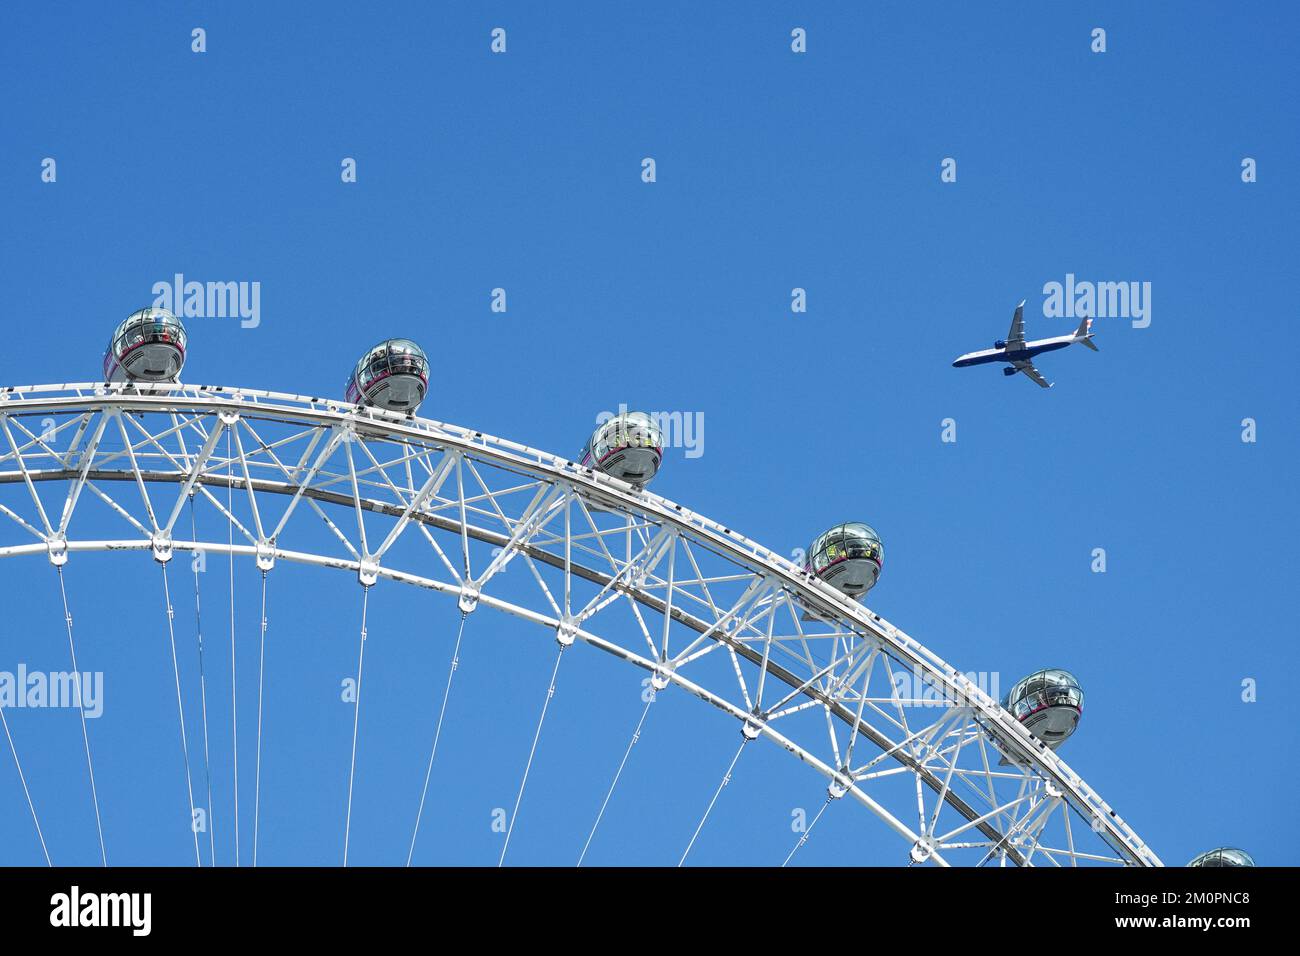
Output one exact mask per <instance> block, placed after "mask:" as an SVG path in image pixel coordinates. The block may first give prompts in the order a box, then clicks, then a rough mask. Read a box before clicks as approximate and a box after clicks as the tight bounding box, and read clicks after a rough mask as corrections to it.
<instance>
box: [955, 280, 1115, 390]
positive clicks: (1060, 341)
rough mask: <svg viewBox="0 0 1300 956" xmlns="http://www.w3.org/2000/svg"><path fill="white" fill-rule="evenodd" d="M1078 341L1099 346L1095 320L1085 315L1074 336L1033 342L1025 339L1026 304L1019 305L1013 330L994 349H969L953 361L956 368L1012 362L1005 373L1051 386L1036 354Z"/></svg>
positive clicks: (1090, 345) (1022, 302) (1053, 350)
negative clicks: (1094, 338)
mask: <svg viewBox="0 0 1300 956" xmlns="http://www.w3.org/2000/svg"><path fill="white" fill-rule="evenodd" d="M1076 342H1078V343H1079V344H1080V345H1086V346H1087V347H1088V348H1090V349H1092V350H1093V351H1094V352H1096V351H1098V348H1097V346H1096V345H1095V344H1093V341H1092V319H1090V318H1088V317H1086V316H1085V317H1084V319H1083V321H1082V322H1080V323H1079V327H1078V328H1077V329H1075V330H1074V332H1073V334H1071V335H1058V336H1056V337H1055V338H1050V339H1036V340H1035V341H1033V342H1026V341H1025V303H1024V301H1023V300H1022V301H1021V303H1020V304H1019V305H1018V306H1016V314H1015V315H1014V316H1012V317H1011V331H1010V332H1008V333H1007V337H1006V339H998V341H996V342H994V343H993V348H991V349H984V351H982V352H967V353H966V354H965V355H962V356H960V357H959V358H958V359H957V361H955V362H953V363H952V367H953V368H965V367H966V366H968V365H988V364H990V363H992V362H1009V363H1010V364H1009V365H1008V366H1007V367H1006V368H1004V369H1003V370H1002V374H1003V375H1015V374H1016V373H1017V372H1024V373H1025V375H1026V376H1027V377H1029V378H1031V379H1033V381H1034V382H1035V383H1037V384H1038V385H1039V386H1041V387H1042V388H1051V387H1052V383H1051V382H1049V381H1048V380H1047V379H1045V378H1043V376H1042V375H1040V374H1039V372H1038V369H1036V368H1034V361H1033V360H1034V356H1036V355H1041V354H1042V353H1044V352H1055V351H1056V350H1057V349H1063V348H1065V347H1066V346H1067V345H1073V344H1074V343H1076Z"/></svg>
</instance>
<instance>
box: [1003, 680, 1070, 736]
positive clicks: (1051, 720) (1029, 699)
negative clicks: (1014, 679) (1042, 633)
mask: <svg viewBox="0 0 1300 956" xmlns="http://www.w3.org/2000/svg"><path fill="white" fill-rule="evenodd" d="M1002 706H1003V707H1005V708H1006V709H1007V710H1008V711H1010V712H1011V716H1013V717H1015V718H1016V720H1018V721H1020V722H1021V723H1022V724H1024V725H1025V728H1026V729H1027V730H1028V731H1029V732H1030V733H1032V734H1033V735H1034V736H1035V737H1037V738H1038V739H1039V740H1041V741H1043V743H1045V744H1047V746H1049V747H1051V748H1052V749H1053V750H1055V749H1056V748H1057V747H1059V746H1060V745H1061V744H1062V743H1063V742H1064V741H1065V738H1066V737H1069V736H1070V735H1071V734H1072V733H1074V731H1075V729H1076V728H1077V727H1078V726H1079V718H1080V717H1082V716H1083V688H1082V687H1080V686H1079V682H1078V680H1076V679H1075V677H1074V675H1073V674H1071V673H1070V672H1069V671H1064V670H1060V669H1059V668H1049V669H1047V670H1041V671H1036V672H1035V673H1033V674H1030V675H1029V676H1028V677H1026V678H1025V679H1024V680H1022V681H1019V682H1018V683H1016V685H1015V686H1014V687H1012V688H1011V690H1010V691H1009V692H1008V693H1007V696H1006V698H1005V699H1004V700H1003V701H1002Z"/></svg>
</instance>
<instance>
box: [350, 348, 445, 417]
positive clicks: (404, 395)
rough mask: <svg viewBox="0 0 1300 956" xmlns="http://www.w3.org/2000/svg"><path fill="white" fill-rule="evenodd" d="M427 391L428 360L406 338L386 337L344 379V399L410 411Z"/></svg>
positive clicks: (417, 405) (356, 403)
mask: <svg viewBox="0 0 1300 956" xmlns="http://www.w3.org/2000/svg"><path fill="white" fill-rule="evenodd" d="M428 390H429V359H428V357H427V356H426V355H425V354H424V350H423V349H421V348H420V347H419V346H418V345H416V344H415V343H414V342H412V341H411V340H410V339H387V340H385V341H383V342H380V343H379V344H378V345H376V346H375V347H374V348H372V349H370V350H369V351H368V352H366V354H365V355H363V356H361V361H359V362H357V366H356V368H355V369H353V370H352V375H351V377H349V378H348V385H347V400H348V401H349V402H352V403H353V404H354V405H374V406H375V407H376V408H386V409H388V410H390V411H394V412H414V411H415V410H416V409H417V408H419V406H420V403H421V402H422V401H424V396H425V393H426V392H427V391H428Z"/></svg>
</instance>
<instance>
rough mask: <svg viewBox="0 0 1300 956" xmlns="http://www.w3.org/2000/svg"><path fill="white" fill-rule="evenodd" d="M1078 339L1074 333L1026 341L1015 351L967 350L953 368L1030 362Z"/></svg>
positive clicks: (1004, 349) (954, 363)
mask: <svg viewBox="0 0 1300 956" xmlns="http://www.w3.org/2000/svg"><path fill="white" fill-rule="evenodd" d="M1076 341H1078V340H1077V338H1076V336H1074V335H1058V336H1055V337H1053V338H1050V339H1038V340H1037V341H1034V342H1026V343H1025V345H1024V347H1023V348H1019V349H1015V350H1014V351H1012V350H1009V349H1007V348H1005V347H1004V348H996V349H984V350H982V351H980V352H967V353H966V354H965V355H962V356H960V357H959V358H958V359H957V361H955V362H953V363H952V367H953V368H966V367H967V366H968V365H989V364H991V363H993V362H1011V363H1014V362H1028V361H1029V360H1030V359H1032V358H1033V357H1034V356H1036V355H1042V354H1043V353H1044V352H1055V351H1056V350H1057V349H1063V348H1065V347H1066V346H1067V345H1072V344H1073V343H1074V342H1076Z"/></svg>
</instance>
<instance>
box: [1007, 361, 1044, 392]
mask: <svg viewBox="0 0 1300 956" xmlns="http://www.w3.org/2000/svg"><path fill="white" fill-rule="evenodd" d="M1014 364H1015V367H1016V371H1017V372H1024V373H1025V374H1026V375H1027V376H1029V377H1030V378H1031V379H1033V380H1034V383H1035V384H1037V385H1039V386H1041V387H1042V388H1051V387H1052V383H1051V382H1049V381H1048V380H1047V379H1045V378H1043V376H1042V374H1041V373H1040V372H1039V371H1038V369H1036V368H1034V363H1033V362H1016V363H1014Z"/></svg>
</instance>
